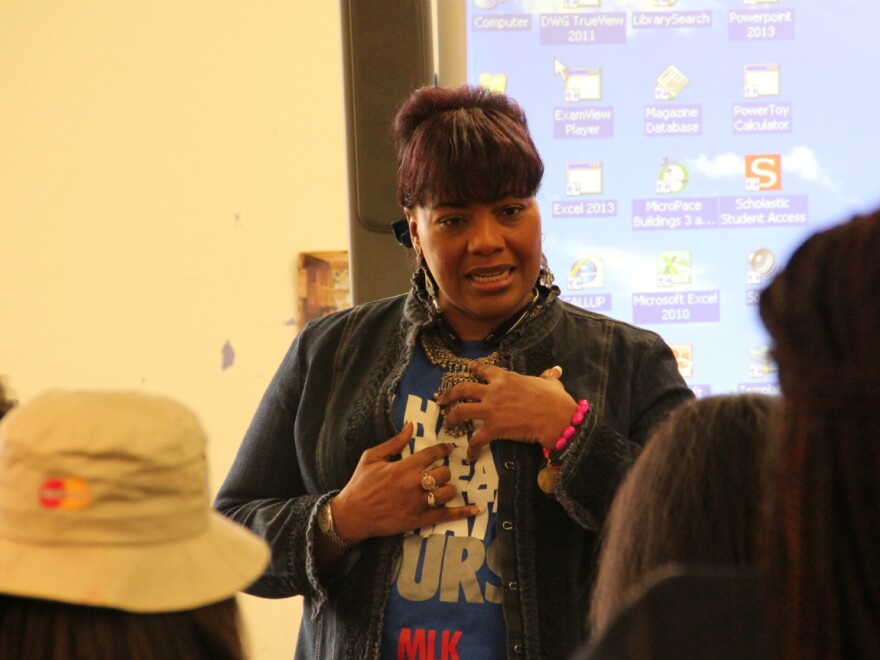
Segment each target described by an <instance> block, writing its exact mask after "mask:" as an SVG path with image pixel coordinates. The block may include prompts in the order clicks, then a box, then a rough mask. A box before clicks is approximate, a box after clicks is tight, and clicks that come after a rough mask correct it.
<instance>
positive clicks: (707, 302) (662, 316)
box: [633, 290, 721, 325]
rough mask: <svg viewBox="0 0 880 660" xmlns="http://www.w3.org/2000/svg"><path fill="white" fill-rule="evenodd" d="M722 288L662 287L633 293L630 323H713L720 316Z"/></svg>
mask: <svg viewBox="0 0 880 660" xmlns="http://www.w3.org/2000/svg"><path fill="white" fill-rule="evenodd" d="M720 298H721V292H720V291H717V290H714V291H676V292H671V291H664V292H662V293H634V294H633V323H635V324H636V325H642V324H649V323H705V322H708V323H712V322H717V321H720V320H721V301H720Z"/></svg>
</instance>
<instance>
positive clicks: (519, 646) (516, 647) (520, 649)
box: [513, 644, 523, 655]
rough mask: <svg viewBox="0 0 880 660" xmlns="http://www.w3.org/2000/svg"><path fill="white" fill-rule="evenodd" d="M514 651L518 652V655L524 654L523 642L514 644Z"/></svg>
mask: <svg viewBox="0 0 880 660" xmlns="http://www.w3.org/2000/svg"><path fill="white" fill-rule="evenodd" d="M513 652H514V653H516V654H517V655H522V652H523V645H522V644H514V645H513Z"/></svg>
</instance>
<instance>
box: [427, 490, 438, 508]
mask: <svg viewBox="0 0 880 660" xmlns="http://www.w3.org/2000/svg"><path fill="white" fill-rule="evenodd" d="M428 506H429V507H431V508H432V509H433V508H434V507H436V506H437V498H436V497H434V493H432V492H431V491H428Z"/></svg>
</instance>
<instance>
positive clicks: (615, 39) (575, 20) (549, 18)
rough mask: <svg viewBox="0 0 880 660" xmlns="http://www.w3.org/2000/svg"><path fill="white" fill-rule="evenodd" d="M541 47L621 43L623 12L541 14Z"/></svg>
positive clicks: (622, 40) (624, 35)
mask: <svg viewBox="0 0 880 660" xmlns="http://www.w3.org/2000/svg"><path fill="white" fill-rule="evenodd" d="M539 24H540V29H541V45H542V46H562V45H565V44H580V45H583V46H586V45H590V44H625V43H626V13H625V12H609V13H603V14H541V16H540V18H539Z"/></svg>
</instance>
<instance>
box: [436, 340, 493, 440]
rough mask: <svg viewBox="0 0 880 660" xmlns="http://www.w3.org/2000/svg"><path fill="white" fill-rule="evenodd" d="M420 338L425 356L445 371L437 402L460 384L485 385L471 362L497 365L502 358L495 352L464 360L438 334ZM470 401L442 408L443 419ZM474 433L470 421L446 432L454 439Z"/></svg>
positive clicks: (441, 379)
mask: <svg viewBox="0 0 880 660" xmlns="http://www.w3.org/2000/svg"><path fill="white" fill-rule="evenodd" d="M419 338H420V340H421V343H422V348H423V349H424V350H425V355H426V356H427V357H428V362H430V363H431V364H433V365H436V366H439V367H442V368H443V369H445V371H444V372H443V376H442V378H440V387H439V388H438V389H437V391H436V392H435V393H434V400H435V401H436V400H437V397H439V396H440V395H441V394H443V393H444V392H447V391H449V390H451V389H452V388H453V387H455V386H456V385H458V384H459V383H485V382H486V381H484V380H483V379H481V378H477V377H476V376H474V375H473V374H472V373H471V370H470V368H469V367H468V365H469V364H470V363H471V362H479V363H480V364H495V363H496V362H497V361H498V358H499V357H501V355H500V354H499V353H498V351H493V352H492V353H490V354H489V355H487V356H485V357H481V358H476V359H475V360H473V359H468V358H463V357H459V356H457V355H456V354H455V353H453V352H452V351H450V350H449V349H448V348H447V347H446V345H445V344H444V343H443V340H442V339H441V338H440V337H439V336H438V335H437V334H436V333H433V332H423V333H422V334H421V335H420V337H419ZM469 400H470V399H460V400H459V401H455V402H453V403H452V404H449V405H446V406H440V414H441V415H443V417H446V415H448V414H449V411H450V410H452V408H453V407H454V406H455V405H456V404H457V403H460V402H461V401H469ZM473 431H474V423H473V421H471V420H469V419H468V420H465V421H464V422H462V423H461V424H456V425H454V426H450V427H448V428H447V429H446V432H447V433H448V434H449V435H451V436H452V437H454V438H461V437H462V436H468V435H470V434H471V433H473Z"/></svg>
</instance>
